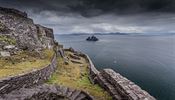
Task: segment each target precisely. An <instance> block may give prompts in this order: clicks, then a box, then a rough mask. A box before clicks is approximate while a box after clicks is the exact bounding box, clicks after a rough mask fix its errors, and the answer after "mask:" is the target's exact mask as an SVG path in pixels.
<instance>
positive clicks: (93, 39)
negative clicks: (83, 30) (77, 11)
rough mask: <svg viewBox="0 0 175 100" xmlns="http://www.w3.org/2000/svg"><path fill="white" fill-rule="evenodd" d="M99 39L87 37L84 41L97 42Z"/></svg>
mask: <svg viewBox="0 0 175 100" xmlns="http://www.w3.org/2000/svg"><path fill="white" fill-rule="evenodd" d="M98 40H99V39H98V38H97V37H96V36H94V35H93V36H89V37H88V38H87V39H86V41H98Z"/></svg>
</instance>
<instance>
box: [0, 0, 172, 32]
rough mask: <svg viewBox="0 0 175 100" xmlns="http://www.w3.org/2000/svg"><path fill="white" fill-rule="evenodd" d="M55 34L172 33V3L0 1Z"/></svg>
mask: <svg viewBox="0 0 175 100" xmlns="http://www.w3.org/2000/svg"><path fill="white" fill-rule="evenodd" d="M0 6H2V7H8V8H17V9H19V10H22V11H25V12H27V13H28V15H29V17H31V18H32V19H34V21H35V23H38V24H42V25H44V26H47V27H51V28H53V29H54V33H55V34H69V33H94V32H102V33H109V32H124V33H175V0H47V1H46V0H45V1H44V0H33V1H32V0H0Z"/></svg>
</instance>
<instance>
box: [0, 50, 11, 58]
mask: <svg viewBox="0 0 175 100" xmlns="http://www.w3.org/2000/svg"><path fill="white" fill-rule="evenodd" d="M0 54H1V56H2V57H10V52H7V51H1V52H0Z"/></svg>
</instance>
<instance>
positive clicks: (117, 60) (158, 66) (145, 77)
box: [55, 35, 175, 100]
mask: <svg viewBox="0 0 175 100" xmlns="http://www.w3.org/2000/svg"><path fill="white" fill-rule="evenodd" d="M55 37H56V40H57V41H59V43H61V44H63V45H64V47H65V48H69V47H73V48H74V49H76V50H78V51H82V52H84V53H86V54H88V55H89V56H90V58H91V59H92V61H93V63H94V64H95V66H96V67H97V69H99V70H100V69H103V68H112V69H114V70H115V71H117V72H119V73H120V74H121V75H123V76H125V77H127V78H128V79H130V80H132V81H133V82H135V83H136V84H137V85H139V86H140V87H141V88H142V89H144V90H146V91H148V92H149V93H150V94H151V95H153V96H154V97H155V98H156V99H158V100H175V35H156V36H151V35H96V37H98V38H99V41H97V42H88V41H86V40H85V39H86V38H87V37H88V35H55Z"/></svg>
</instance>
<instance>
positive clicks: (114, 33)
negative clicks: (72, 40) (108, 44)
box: [56, 32, 175, 36]
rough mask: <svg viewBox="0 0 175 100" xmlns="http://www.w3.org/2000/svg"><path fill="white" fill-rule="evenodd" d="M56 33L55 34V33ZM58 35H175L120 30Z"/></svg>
mask: <svg viewBox="0 0 175 100" xmlns="http://www.w3.org/2000/svg"><path fill="white" fill-rule="evenodd" d="M56 35H57V34H56ZM59 35H138V36H139V35H145V36H146V35H148V36H157V35H175V33H121V32H111V33H100V32H99V33H68V34H59Z"/></svg>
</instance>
